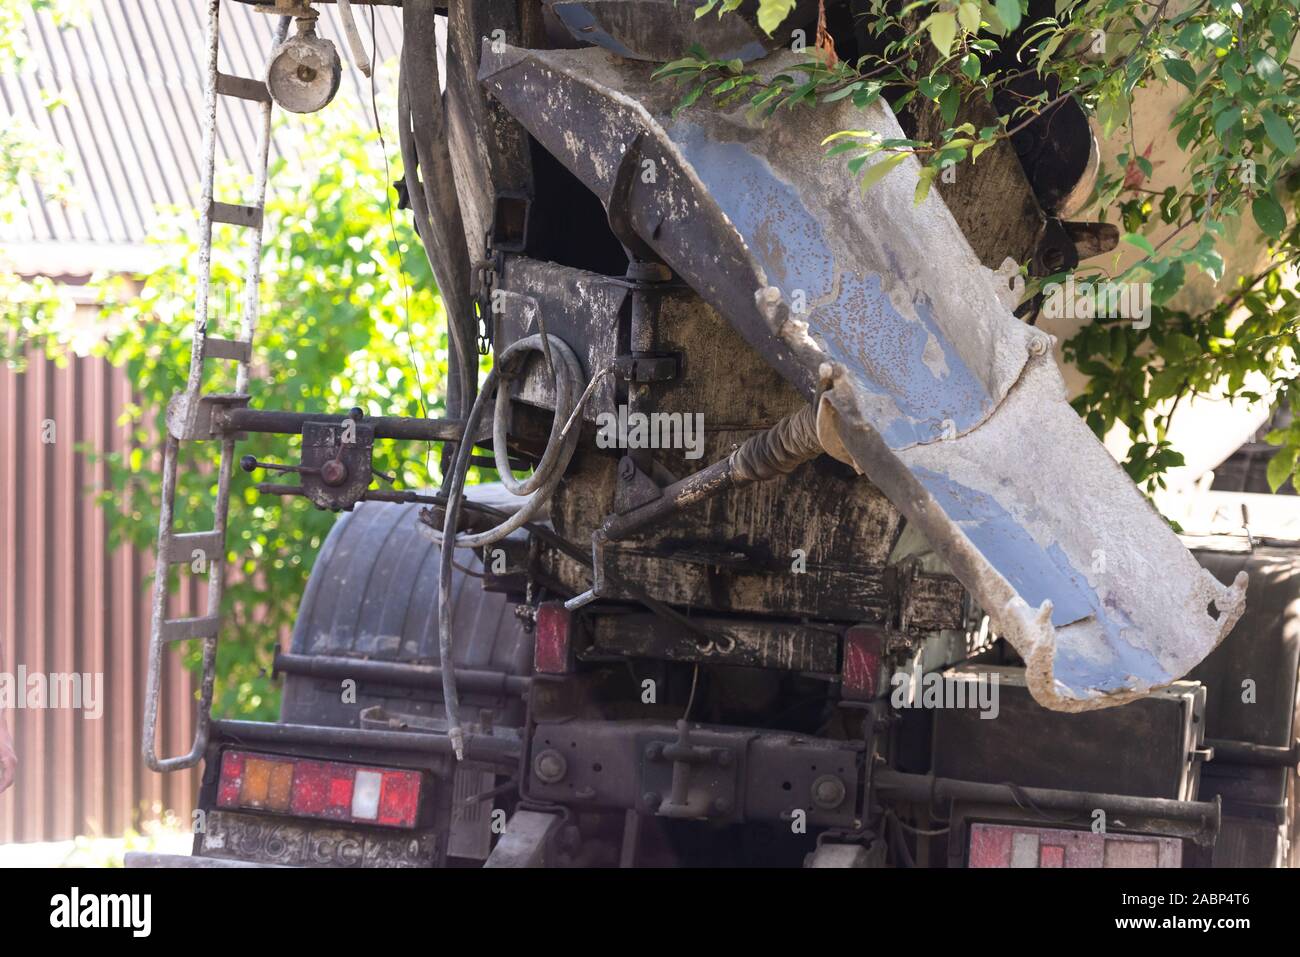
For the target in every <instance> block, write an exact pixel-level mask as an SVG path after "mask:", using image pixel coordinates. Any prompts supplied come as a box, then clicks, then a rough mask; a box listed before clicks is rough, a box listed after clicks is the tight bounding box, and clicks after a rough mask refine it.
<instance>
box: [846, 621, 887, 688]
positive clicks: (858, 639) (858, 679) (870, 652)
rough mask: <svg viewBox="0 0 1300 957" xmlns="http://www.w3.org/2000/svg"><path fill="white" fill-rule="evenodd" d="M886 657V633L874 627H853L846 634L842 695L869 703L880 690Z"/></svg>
mask: <svg viewBox="0 0 1300 957" xmlns="http://www.w3.org/2000/svg"><path fill="white" fill-rule="evenodd" d="M884 656H885V632H884V631H883V629H880V628H876V627H874V626H872V625H854V626H852V627H851V628H847V629H845V631H844V660H843V663H842V664H841V665H840V695H841V696H842V697H844V698H848V699H849V700H851V701H870V700H871V699H872V698H874V697H875V696H876V693H877V692H878V691H879V690H880V689H879V685H880V677H881V666H882V664H883V662H884Z"/></svg>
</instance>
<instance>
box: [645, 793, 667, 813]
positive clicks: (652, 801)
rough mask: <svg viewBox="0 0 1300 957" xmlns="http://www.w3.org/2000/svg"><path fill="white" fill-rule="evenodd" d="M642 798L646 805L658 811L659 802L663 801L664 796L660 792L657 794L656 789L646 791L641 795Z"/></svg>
mask: <svg viewBox="0 0 1300 957" xmlns="http://www.w3.org/2000/svg"><path fill="white" fill-rule="evenodd" d="M641 800H642V801H644V802H645V805H646V807H648V808H650V810H652V811H657V810H659V804H660V802H662V801H663V798H661V797H660V796H659V795H658V794H655V792H654V791H646V792H645V794H642V795H641Z"/></svg>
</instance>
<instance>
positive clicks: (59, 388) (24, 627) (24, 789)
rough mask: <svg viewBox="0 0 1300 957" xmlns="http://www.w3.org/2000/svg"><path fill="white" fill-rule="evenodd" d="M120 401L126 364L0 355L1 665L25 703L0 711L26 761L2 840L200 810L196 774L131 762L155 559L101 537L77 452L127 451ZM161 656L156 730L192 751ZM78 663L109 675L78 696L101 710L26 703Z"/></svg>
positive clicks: (92, 487) (99, 476)
mask: <svg viewBox="0 0 1300 957" xmlns="http://www.w3.org/2000/svg"><path fill="white" fill-rule="evenodd" d="M129 397H130V386H129V383H128V382H127V381H126V378H125V376H124V374H123V373H122V372H121V370H118V369H114V368H112V367H111V366H109V365H108V364H107V363H106V362H104V361H103V360H101V359H97V358H71V359H69V361H68V363H67V365H66V366H64V367H62V368H60V367H58V366H56V365H55V363H53V362H51V361H49V360H47V359H45V358H43V357H40V356H33V357H32V359H31V362H30V365H29V367H28V369H27V371H26V372H24V373H16V372H14V371H12V370H9V369H6V368H4V367H3V366H0V672H5V673H7V674H9V675H11V676H13V679H17V678H18V677H19V676H20V673H21V670H25V672H26V675H27V676H28V679H29V682H28V684H27V685H26V686H25V687H21V688H17V689H15V690H16V691H17V692H18V696H19V699H20V702H19V703H20V704H22V705H23V707H15V708H13V709H12V710H6V711H5V712H4V717H5V720H6V721H7V722H8V724H9V728H10V730H11V731H12V732H13V734H14V744H15V748H16V750H17V752H18V760H19V762H20V765H19V770H18V780H17V782H16V783H15V784H14V786H13V788H12V789H10V790H9V791H7V792H5V793H4V794H2V795H0V843H8V842H13V841H22V842H27V841H54V840H64V839H68V838H71V837H74V836H76V835H81V834H106V835H120V834H122V833H123V832H124V831H125V830H127V829H128V828H132V827H137V828H138V827H139V825H140V823H141V821H142V820H148V819H150V818H153V817H155V816H156V815H158V813H159V812H160V811H161V810H163V809H168V808H170V809H175V810H176V811H177V812H178V813H179V814H180V815H182V817H186V818H188V814H189V810H190V808H191V807H192V806H193V797H194V793H195V785H196V783H197V777H196V773H195V772H181V773H176V774H170V775H159V774H155V773H153V772H151V771H149V770H148V769H147V768H145V766H144V763H143V762H142V761H141V759H140V754H139V750H140V746H139V742H140V722H141V711H142V705H143V688H144V681H145V669H146V659H147V652H148V632H149V592H148V585H149V576H150V574H152V568H153V560H152V558H151V556H150V555H149V554H147V553H144V552H141V551H140V550H137V549H132V548H129V547H122V548H118V549H110V547H109V541H108V525H107V522H106V521H105V515H104V512H103V510H102V509H101V507H100V506H99V505H97V504H96V503H95V501H94V499H93V496H94V493H95V492H96V491H97V490H99V489H102V488H104V487H105V486H106V483H107V480H108V475H107V468H106V466H104V465H103V464H102V463H96V462H94V461H93V460H92V459H91V457H89V456H87V455H86V454H85V452H84V448H85V447H88V448H93V449H99V450H102V451H122V450H129V446H128V441H129V436H128V434H127V431H126V430H125V429H124V428H122V427H121V426H120V425H119V424H118V423H117V419H118V416H119V415H120V414H121V409H122V408H123V406H124V405H125V403H126V402H127V401H128V399H129ZM145 451H146V454H153V450H145ZM188 577H189V576H187V578H188ZM198 585H199V582H198V577H197V576H194V577H193V578H191V579H190V580H189V581H187V582H186V584H185V585H184V586H183V589H184V590H183V592H182V594H180V595H177V596H174V598H173V601H174V603H175V607H174V609H173V612H174V613H175V614H176V615H180V614H184V613H190V614H193V613H196V612H195V611H192V609H198V608H199V607H201V606H200V605H199V603H198V600H197V599H198ZM168 659H169V660H168V667H169V668H170V673H169V674H167V675H165V676H164V698H163V701H162V703H161V708H160V711H161V714H160V717H159V726H160V735H161V746H162V747H163V748H164V749H165V750H166V753H174V752H176V751H181V750H184V749H186V748H188V747H189V742H190V740H191V738H192V736H193V723H194V721H193V712H194V707H193V703H192V702H193V696H192V685H191V681H190V676H189V674H188V672H186V671H185V670H184V668H183V667H182V666H181V664H180V657H179V656H178V655H169V656H168ZM74 672H75V673H78V674H81V675H91V676H92V679H91V680H92V682H93V681H94V680H95V679H94V678H93V676H94V675H102V679H99V680H101V681H102V685H101V687H102V691H101V693H100V695H99V699H100V700H99V701H98V702H92V701H90V700H83V702H82V704H83V705H85V704H90V703H96V704H97V709H98V710H100V711H101V712H102V713H101V714H100V715H99V716H98V717H97V718H92V717H91V716H90V715H91V714H92V712H91V711H90V710H88V709H87V708H85V707H82V708H81V709H76V708H51V707H49V704H51V703H52V696H51V695H48V694H47V696H46V701H45V707H31V708H29V707H26V705H27V704H28V703H29V701H28V697H27V696H25V695H24V692H25V691H33V692H34V691H35V690H39V687H40V684H41V682H42V681H43V680H47V679H49V678H50V677H52V676H54V677H61V676H67V675H71V674H72V673H74ZM32 676H35V678H34V679H33V677H32ZM33 680H34V682H35V683H34V684H32V683H31V682H32V681H33ZM63 687H64V688H65V689H67V688H68V687H69V685H68V684H67V683H66V681H65V682H64V684H63ZM89 688H90V690H91V692H92V694H91V695H90V698H92V699H93V698H94V695H93V688H94V685H93V683H92V684H91V685H89ZM82 690H83V693H84V692H85V690H86V688H85V687H83V689H82ZM31 701H32V702H39V699H38V698H35V697H33V698H31Z"/></svg>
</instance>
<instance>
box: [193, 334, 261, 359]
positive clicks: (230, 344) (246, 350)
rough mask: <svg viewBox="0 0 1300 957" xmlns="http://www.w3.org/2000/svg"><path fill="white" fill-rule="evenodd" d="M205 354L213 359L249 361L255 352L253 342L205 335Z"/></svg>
mask: <svg viewBox="0 0 1300 957" xmlns="http://www.w3.org/2000/svg"><path fill="white" fill-rule="evenodd" d="M203 354H204V355H205V356H210V357H211V358H213V359H234V360H235V361H236V362H247V361H248V360H249V358H250V357H251V356H252V354H253V348H252V343H249V342H243V341H241V340H239V339H221V338H218V337H217V336H204V337H203Z"/></svg>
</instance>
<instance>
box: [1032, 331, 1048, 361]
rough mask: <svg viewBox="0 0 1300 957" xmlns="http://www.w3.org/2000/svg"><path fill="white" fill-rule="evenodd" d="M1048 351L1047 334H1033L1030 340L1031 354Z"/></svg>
mask: <svg viewBox="0 0 1300 957" xmlns="http://www.w3.org/2000/svg"><path fill="white" fill-rule="evenodd" d="M1046 351H1047V336H1033V337H1031V338H1030V340H1029V354H1030V355H1031V356H1041V355H1042V354H1043V353H1045V352H1046Z"/></svg>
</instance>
